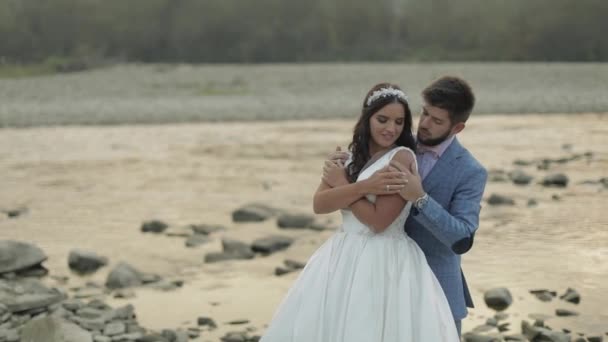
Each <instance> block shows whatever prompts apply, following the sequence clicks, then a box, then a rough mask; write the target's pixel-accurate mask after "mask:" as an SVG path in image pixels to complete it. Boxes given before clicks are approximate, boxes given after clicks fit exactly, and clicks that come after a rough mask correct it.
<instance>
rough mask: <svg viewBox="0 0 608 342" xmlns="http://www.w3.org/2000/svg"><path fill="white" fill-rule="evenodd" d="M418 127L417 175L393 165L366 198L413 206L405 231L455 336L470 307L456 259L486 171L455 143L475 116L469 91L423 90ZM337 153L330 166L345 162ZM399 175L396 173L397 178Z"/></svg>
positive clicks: (450, 85) (453, 85)
mask: <svg viewBox="0 0 608 342" xmlns="http://www.w3.org/2000/svg"><path fill="white" fill-rule="evenodd" d="M422 96H423V99H424V105H423V109H422V113H421V116H420V121H419V122H418V132H417V151H416V159H417V162H418V170H417V171H416V170H413V171H411V170H408V168H407V167H405V166H404V165H401V164H399V163H398V162H395V161H393V162H392V163H391V168H390V169H385V170H383V171H380V172H377V173H376V174H374V175H373V176H372V177H371V178H370V179H369V180H370V181H369V182H368V184H369V189H368V190H369V193H373V194H389V193H395V192H396V191H397V189H401V190H400V191H399V194H400V195H401V196H402V197H403V198H404V199H405V200H407V201H409V202H412V211H411V214H410V216H409V217H408V219H407V221H406V223H405V231H406V233H407V234H408V235H409V237H410V238H412V239H413V240H414V241H416V243H417V244H418V245H419V246H420V248H421V249H422V251H423V252H424V254H425V255H426V259H427V261H428V263H429V266H430V267H431V269H432V270H433V272H434V274H435V276H436V277H437V280H439V283H440V284H441V287H442V288H443V291H444V293H445V295H446V297H447V299H448V302H449V303H450V308H451V310H452V315H453V316H454V320H455V322H456V327H457V329H458V334H459V335H460V334H461V323H462V319H463V318H464V317H466V315H467V307H473V301H472V299H471V296H470V293H469V289H468V287H467V283H466V280H465V278H464V274H463V273H462V271H461V268H460V255H461V254H464V253H465V252H467V251H468V250H469V249H470V248H471V247H472V245H473V237H474V235H475V231H476V230H477V228H478V226H479V211H480V209H481V206H480V202H481V198H482V195H483V192H484V188H485V184H486V179H487V171H486V170H485V169H484V167H483V166H482V165H481V164H480V163H479V162H478V161H477V160H476V159H475V158H474V157H473V155H471V153H470V152H469V151H468V150H466V149H465V148H464V147H463V146H462V145H461V144H460V142H459V141H458V139H457V138H456V135H457V134H458V133H460V132H461V131H462V130H463V129H464V128H465V123H466V121H467V119H468V118H469V115H470V114H471V111H472V110H473V106H474V104H475V96H474V95H473V91H472V90H471V87H470V86H469V85H468V84H467V82H465V81H464V80H462V79H460V78H457V77H449V76H446V77H441V78H439V79H437V80H436V81H434V82H433V83H431V84H430V85H429V86H428V87H426V88H425V89H424V90H423V92H422ZM345 157H347V154H346V153H344V152H335V153H333V154H332V155H331V157H330V159H331V160H334V161H335V160H344V159H345ZM395 171H399V172H395Z"/></svg>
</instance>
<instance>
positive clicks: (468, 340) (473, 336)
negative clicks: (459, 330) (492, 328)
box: [462, 332, 502, 342]
mask: <svg viewBox="0 0 608 342" xmlns="http://www.w3.org/2000/svg"><path fill="white" fill-rule="evenodd" d="M462 340H463V341H464V342H501V341H502V339H501V338H499V337H496V336H490V335H483V334H479V333H474V332H468V333H465V334H464V335H462Z"/></svg>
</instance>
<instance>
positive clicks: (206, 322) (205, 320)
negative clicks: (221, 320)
mask: <svg viewBox="0 0 608 342" xmlns="http://www.w3.org/2000/svg"><path fill="white" fill-rule="evenodd" d="M197 324H198V325H199V326H207V327H209V328H210V329H215V328H217V325H216V324H215V322H214V321H213V319H212V318H210V317H199V318H198V319H197Z"/></svg>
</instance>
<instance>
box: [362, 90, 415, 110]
mask: <svg viewBox="0 0 608 342" xmlns="http://www.w3.org/2000/svg"><path fill="white" fill-rule="evenodd" d="M386 96H395V97H398V98H400V99H402V100H403V101H407V95H405V93H404V92H403V91H401V90H399V89H395V88H393V87H388V88H380V89H378V90H376V91H374V92H373V93H372V94H371V95H370V96H369V97H368V98H367V102H366V103H367V106H368V107H369V105H371V104H372V103H374V101H376V100H378V99H379V98H381V97H386Z"/></svg>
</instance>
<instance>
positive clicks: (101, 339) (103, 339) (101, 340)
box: [93, 335, 112, 342]
mask: <svg viewBox="0 0 608 342" xmlns="http://www.w3.org/2000/svg"><path fill="white" fill-rule="evenodd" d="M93 341H94V342H112V338H111V337H108V336H103V335H95V336H93Z"/></svg>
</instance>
